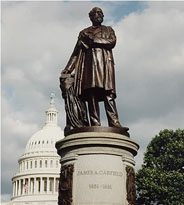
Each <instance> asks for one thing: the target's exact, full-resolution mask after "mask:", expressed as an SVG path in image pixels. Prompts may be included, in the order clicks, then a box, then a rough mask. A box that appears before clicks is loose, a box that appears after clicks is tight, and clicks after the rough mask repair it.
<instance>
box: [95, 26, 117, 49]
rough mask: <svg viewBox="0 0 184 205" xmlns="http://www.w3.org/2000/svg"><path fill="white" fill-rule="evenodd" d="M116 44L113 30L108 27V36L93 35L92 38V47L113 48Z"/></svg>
mask: <svg viewBox="0 0 184 205" xmlns="http://www.w3.org/2000/svg"><path fill="white" fill-rule="evenodd" d="M115 45H116V35H115V32H114V30H113V29H112V28H111V27H110V35H109V36H108V37H106V36H102V37H95V38H94V39H93V46H94V47H102V48H106V49H113V48H114V47H115Z"/></svg>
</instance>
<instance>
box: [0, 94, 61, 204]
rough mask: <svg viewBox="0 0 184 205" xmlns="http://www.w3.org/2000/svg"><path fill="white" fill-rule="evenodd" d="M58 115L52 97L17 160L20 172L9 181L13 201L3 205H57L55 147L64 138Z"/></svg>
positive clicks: (57, 162)
mask: <svg viewBox="0 0 184 205" xmlns="http://www.w3.org/2000/svg"><path fill="white" fill-rule="evenodd" d="M57 115H58V111H57V109H56V108H55V102H54V96H53V94H51V101H50V107H49V109H48V110H46V123H45V125H44V126H43V128H42V129H41V130H39V131H38V132H36V133H35V134H34V135H33V136H32V137H31V138H30V140H29V141H28V143H27V145H26V148H25V152H24V154H23V155H22V156H21V157H20V158H19V160H18V164H19V171H18V173H16V174H15V175H14V176H13V178H12V187H13V194H12V200H11V201H10V202H7V203H2V204H4V205H38V204H39V205H41V204H43V205H56V204H57V201H58V184H59V173H60V163H59V159H60V157H59V155H58V154H57V150H56V148H55V143H56V141H58V140H61V139H62V138H64V133H63V131H62V130H61V128H60V127H59V126H58V125H57Z"/></svg>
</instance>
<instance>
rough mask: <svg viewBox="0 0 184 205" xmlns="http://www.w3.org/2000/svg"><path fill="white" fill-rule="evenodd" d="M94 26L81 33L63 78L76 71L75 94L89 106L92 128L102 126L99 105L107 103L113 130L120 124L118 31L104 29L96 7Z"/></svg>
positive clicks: (91, 15)
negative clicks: (116, 58) (116, 66)
mask: <svg viewBox="0 0 184 205" xmlns="http://www.w3.org/2000/svg"><path fill="white" fill-rule="evenodd" d="M89 17H90V20H91V21H92V26H90V27H88V28H85V29H84V30H82V31H81V32H80V33H79V37H78V41H77V44H76V46H75V48H74V51H73V53H72V55H71V57H70V59H69V62H68V64H67V65H66V67H65V69H64V70H63V71H62V74H69V73H71V72H72V71H73V70H75V82H74V94H75V95H76V96H79V97H80V99H81V100H82V101H87V102H88V110H89V118H90V123H91V126H100V125H101V123H100V111H99V102H100V101H104V105H105V110H106V115H107V118H108V123H109V126H110V127H118V128H121V127H122V126H121V125H120V123H119V119H118V113H117V109H116V104H115V98H116V90H115V72H114V60H113V54H112V49H113V48H114V46H115V44H116V36H115V33H114V30H113V29H112V28H111V27H110V26H104V25H102V22H103V17H104V15H103V12H102V10H101V9H100V8H98V7H95V8H93V9H92V10H91V11H90V13H89Z"/></svg>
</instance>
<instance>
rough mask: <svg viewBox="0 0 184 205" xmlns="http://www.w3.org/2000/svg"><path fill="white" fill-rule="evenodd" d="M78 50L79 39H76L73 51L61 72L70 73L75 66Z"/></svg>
mask: <svg viewBox="0 0 184 205" xmlns="http://www.w3.org/2000/svg"><path fill="white" fill-rule="evenodd" d="M78 50H79V40H78V41H77V43H76V45H75V48H74V50H73V53H72V55H71V57H70V59H69V61H68V63H67V65H66V67H65V69H64V70H63V71H62V72H61V73H65V74H67V73H72V71H73V70H74V68H75V62H76V61H77V56H78Z"/></svg>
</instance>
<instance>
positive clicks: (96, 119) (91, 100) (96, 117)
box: [88, 93, 101, 126]
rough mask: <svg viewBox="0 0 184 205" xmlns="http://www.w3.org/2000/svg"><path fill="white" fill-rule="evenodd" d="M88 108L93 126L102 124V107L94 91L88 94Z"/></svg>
mask: <svg viewBox="0 0 184 205" xmlns="http://www.w3.org/2000/svg"><path fill="white" fill-rule="evenodd" d="M88 109H89V118H90V122H91V126H100V125H101V123H100V109H99V104H98V100H97V99H96V97H95V95H94V94H93V93H90V94H89V96H88Z"/></svg>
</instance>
